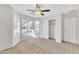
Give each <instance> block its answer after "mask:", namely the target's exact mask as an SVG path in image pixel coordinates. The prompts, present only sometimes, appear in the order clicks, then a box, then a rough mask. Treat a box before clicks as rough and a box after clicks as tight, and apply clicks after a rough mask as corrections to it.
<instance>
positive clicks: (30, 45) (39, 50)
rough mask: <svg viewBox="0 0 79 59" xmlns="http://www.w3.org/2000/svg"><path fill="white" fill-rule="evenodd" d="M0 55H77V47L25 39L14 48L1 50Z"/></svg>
mask: <svg viewBox="0 0 79 59" xmlns="http://www.w3.org/2000/svg"><path fill="white" fill-rule="evenodd" d="M0 53H1V54H52V53H53V54H57V53H70V54H71V53H79V45H74V44H70V43H61V44H60V43H56V42H55V41H54V40H47V39H35V38H30V39H26V40H24V41H22V42H20V43H19V44H17V45H16V46H15V47H12V48H9V49H6V50H3V51H1V52H0Z"/></svg>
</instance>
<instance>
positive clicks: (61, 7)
mask: <svg viewBox="0 0 79 59" xmlns="http://www.w3.org/2000/svg"><path fill="white" fill-rule="evenodd" d="M39 5H40V7H41V9H50V12H46V13H44V16H37V15H33V14H31V12H30V11H27V10H28V9H30V10H34V9H35V4H11V5H10V6H11V7H13V8H14V9H15V10H16V11H18V12H20V13H22V14H24V15H27V16H31V17H46V16H49V15H52V14H56V13H64V12H68V11H72V10H77V9H79V4H39Z"/></svg>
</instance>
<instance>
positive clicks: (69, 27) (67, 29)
mask: <svg viewBox="0 0 79 59" xmlns="http://www.w3.org/2000/svg"><path fill="white" fill-rule="evenodd" d="M76 21H77V17H69V18H65V19H64V41H66V42H70V43H77V31H76V30H77V29H76V28H77V24H76Z"/></svg>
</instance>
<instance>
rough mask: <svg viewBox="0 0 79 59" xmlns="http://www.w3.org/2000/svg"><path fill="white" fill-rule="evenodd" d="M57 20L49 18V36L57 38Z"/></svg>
mask: <svg viewBox="0 0 79 59" xmlns="http://www.w3.org/2000/svg"><path fill="white" fill-rule="evenodd" d="M54 35H55V20H49V38H50V39H55V38H54Z"/></svg>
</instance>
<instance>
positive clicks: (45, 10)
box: [41, 9, 50, 12]
mask: <svg viewBox="0 0 79 59" xmlns="http://www.w3.org/2000/svg"><path fill="white" fill-rule="evenodd" d="M41 11H42V12H49V11H50V10H49V9H47V10H41Z"/></svg>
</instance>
